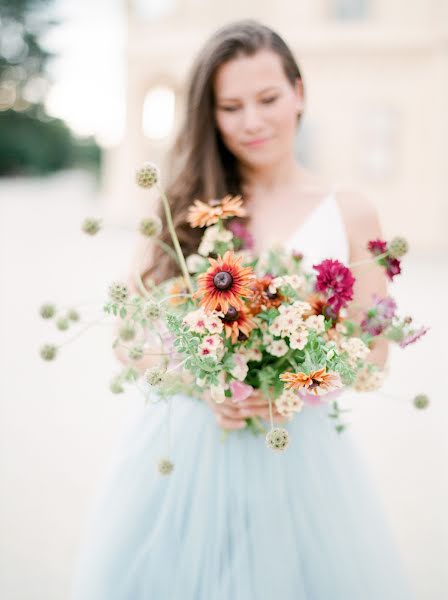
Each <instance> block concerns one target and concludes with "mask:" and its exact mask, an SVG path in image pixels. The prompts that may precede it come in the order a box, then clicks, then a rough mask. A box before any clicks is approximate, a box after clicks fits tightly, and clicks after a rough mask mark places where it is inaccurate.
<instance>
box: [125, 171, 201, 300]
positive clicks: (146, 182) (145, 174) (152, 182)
mask: <svg viewBox="0 0 448 600" xmlns="http://www.w3.org/2000/svg"><path fill="white" fill-rule="evenodd" d="M136 179H137V183H138V185H139V186H140V187H142V188H146V189H149V188H152V187H154V186H156V188H157V191H158V192H159V193H160V197H161V199H162V204H163V208H164V211H165V217H166V224H167V226H168V231H169V232H170V235H171V239H172V242H173V246H174V250H175V252H176V255H177V259H178V262H179V266H180V269H181V271H182V275H183V277H184V278H185V282H186V284H187V287H188V290H189V292H190V294H193V291H194V290H193V284H192V281H191V278H190V273H189V272H188V269H187V265H186V263H185V257H184V255H183V252H182V248H181V246H180V243H179V238H178V237H177V233H176V229H175V227H174V223H173V217H172V214H171V208H170V203H169V200H168V198H167V196H166V194H165V192H164V191H163V189H162V188H161V187H160V186H159V181H160V172H159V169H158V167H157V166H156V165H154V164H153V163H150V162H146V163H144V164H143V165H142V166H141V167H140V168H139V169H138V170H137V173H136Z"/></svg>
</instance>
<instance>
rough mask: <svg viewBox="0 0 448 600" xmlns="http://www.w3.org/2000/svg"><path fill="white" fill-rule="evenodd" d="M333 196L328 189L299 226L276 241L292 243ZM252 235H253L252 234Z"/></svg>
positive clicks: (263, 250) (286, 243)
mask: <svg viewBox="0 0 448 600" xmlns="http://www.w3.org/2000/svg"><path fill="white" fill-rule="evenodd" d="M333 196H334V193H333V191H330V192H329V193H328V194H326V195H325V196H324V198H323V200H321V201H320V202H319V203H318V204H316V206H314V208H312V209H311V211H310V212H309V213H308V214H307V215H306V216H305V218H304V220H303V221H302V223H301V224H300V225H299V227H298V228H297V229H295V230H294V231H293V232H292V233H291V235H289V236H288V237H287V238H285V240H284V241H283V242H282V241H281V240H279V241H278V242H276V243H280V244H283V245H290V244H292V243H293V241H294V240H295V239H296V237H297V236H298V235H299V234H301V233H302V231H303V230H304V229H305V227H306V226H307V225H308V224H309V222H310V221H311V220H312V219H313V218H314V217H315V215H316V214H317V213H318V212H319V211H320V210H321V209H322V208H323V207H324V206H325V205H326V204H327V202H328V201H329V200H331V199H332V198H333ZM249 233H250V234H251V235H252V232H250V231H249ZM252 237H253V235H252ZM268 249H269V248H264V249H262V250H261V251H259V252H260V253H263V252H266V251H267V250H268Z"/></svg>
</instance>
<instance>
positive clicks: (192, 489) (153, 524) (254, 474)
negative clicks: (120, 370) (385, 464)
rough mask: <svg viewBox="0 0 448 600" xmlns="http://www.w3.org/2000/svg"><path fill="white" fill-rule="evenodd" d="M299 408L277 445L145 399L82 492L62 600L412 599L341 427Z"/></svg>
mask: <svg viewBox="0 0 448 600" xmlns="http://www.w3.org/2000/svg"><path fill="white" fill-rule="evenodd" d="M328 410H329V407H328V406H326V405H322V406H318V407H308V406H307V407H305V408H304V409H303V410H302V412H301V413H300V414H298V415H296V416H295V417H294V419H293V420H292V421H291V422H288V423H287V424H286V425H285V427H286V428H287V429H288V431H289V434H290V439H291V441H290V445H289V447H288V448H287V449H286V451H284V452H283V453H275V452H273V451H272V450H270V449H268V448H267V447H266V446H265V443H264V436H263V435H261V436H257V437H256V436H254V435H253V434H252V433H251V432H250V431H246V430H242V431H237V432H232V433H231V434H230V435H229V436H228V438H227V439H226V440H225V441H221V435H220V433H221V430H220V429H219V428H218V426H217V424H216V421H215V418H214V415H213V414H212V412H211V411H210V409H209V407H207V406H206V405H204V404H203V403H201V402H199V401H197V400H195V399H193V398H190V397H188V396H185V395H182V394H179V395H176V396H174V397H173V398H172V400H171V410H170V432H171V435H170V438H171V453H170V458H171V460H172V461H173V463H174V464H175V468H174V471H173V472H172V473H171V475H168V476H166V475H161V474H160V473H159V472H158V470H157V463H158V460H159V459H160V458H161V457H164V456H166V441H167V440H166V428H165V425H164V423H165V417H166V411H167V405H166V403H162V402H159V403H157V404H152V405H148V406H142V408H141V410H139V411H137V413H136V414H135V415H134V417H133V419H132V420H130V421H129V423H128V426H127V427H126V429H125V431H124V432H123V433H122V435H121V437H120V439H119V441H118V444H117V446H116V449H115V452H114V454H113V455H112V457H111V460H110V463H109V466H108V468H107V470H106V473H105V476H104V479H103V481H102V482H101V483H100V485H99V486H98V490H97V493H96V496H95V497H94V499H93V501H92V507H91V511H90V513H89V518H88V519H87V522H86V525H85V528H84V531H83V534H82V542H81V546H80V549H79V552H78V557H77V561H76V565H75V568H74V575H73V580H72V595H71V597H72V599H73V600H276V599H279V600H302V599H306V600H402V599H406V600H409V599H410V598H413V595H412V594H411V591H410V589H409V587H408V584H407V581H406V578H405V575H404V571H403V569H402V565H401V562H400V558H399V555H398V552H397V549H396V545H395V542H394V540H393V538H392V536H391V533H390V530H389V529H388V526H387V523H386V520H385V517H384V514H383V510H382V506H381V505H380V503H379V500H378V498H377V497H376V496H375V491H374V490H373V489H372V486H371V482H370V478H369V475H368V473H367V472H366V470H365V468H366V467H365V465H364V464H363V459H362V458H361V456H360V455H359V452H358V450H357V448H356V444H355V443H354V441H353V438H352V436H351V433H350V430H348V431H345V432H344V433H342V434H338V433H336V431H335V429H334V425H333V423H332V420H331V419H329V418H328V416H327V413H328Z"/></svg>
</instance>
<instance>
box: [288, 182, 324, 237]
mask: <svg viewBox="0 0 448 600" xmlns="http://www.w3.org/2000/svg"><path fill="white" fill-rule="evenodd" d="M332 198H333V192H329V193H328V194H327V195H326V196H325V197H324V199H323V200H321V201H320V202H319V203H318V204H317V205H316V206H315V207H314V208H313V209H312V210H311V211H310V212H309V213H308V214H307V215H306V216H305V219H304V220H303V221H302V223H301V224H300V225H299V226H298V228H297V229H296V230H295V231H294V232H293V233H292V234H291V235H290V236H288V237H287V238H286V240H287V242H292V241H293V240H294V239H295V238H296V237H297V236H298V235H299V234H300V233H302V231H303V230H304V229H305V227H306V226H307V225H308V223H309V222H310V221H311V220H312V219H313V218H314V217H315V215H316V214H317V213H318V212H319V211H320V210H321V209H322V208H323V207H324V206H325V205H326V203H327V202H328V201H329V200H331V199H332Z"/></svg>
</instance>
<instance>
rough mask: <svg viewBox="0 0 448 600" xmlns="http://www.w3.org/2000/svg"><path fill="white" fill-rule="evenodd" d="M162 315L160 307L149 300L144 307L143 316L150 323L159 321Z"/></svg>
mask: <svg viewBox="0 0 448 600" xmlns="http://www.w3.org/2000/svg"><path fill="white" fill-rule="evenodd" d="M160 314H161V309H160V306H159V305H158V304H157V302H155V301H154V300H148V302H146V303H145V304H144V306H143V316H144V317H145V318H146V319H148V320H149V321H154V320H155V319H158V318H159V317H160Z"/></svg>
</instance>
